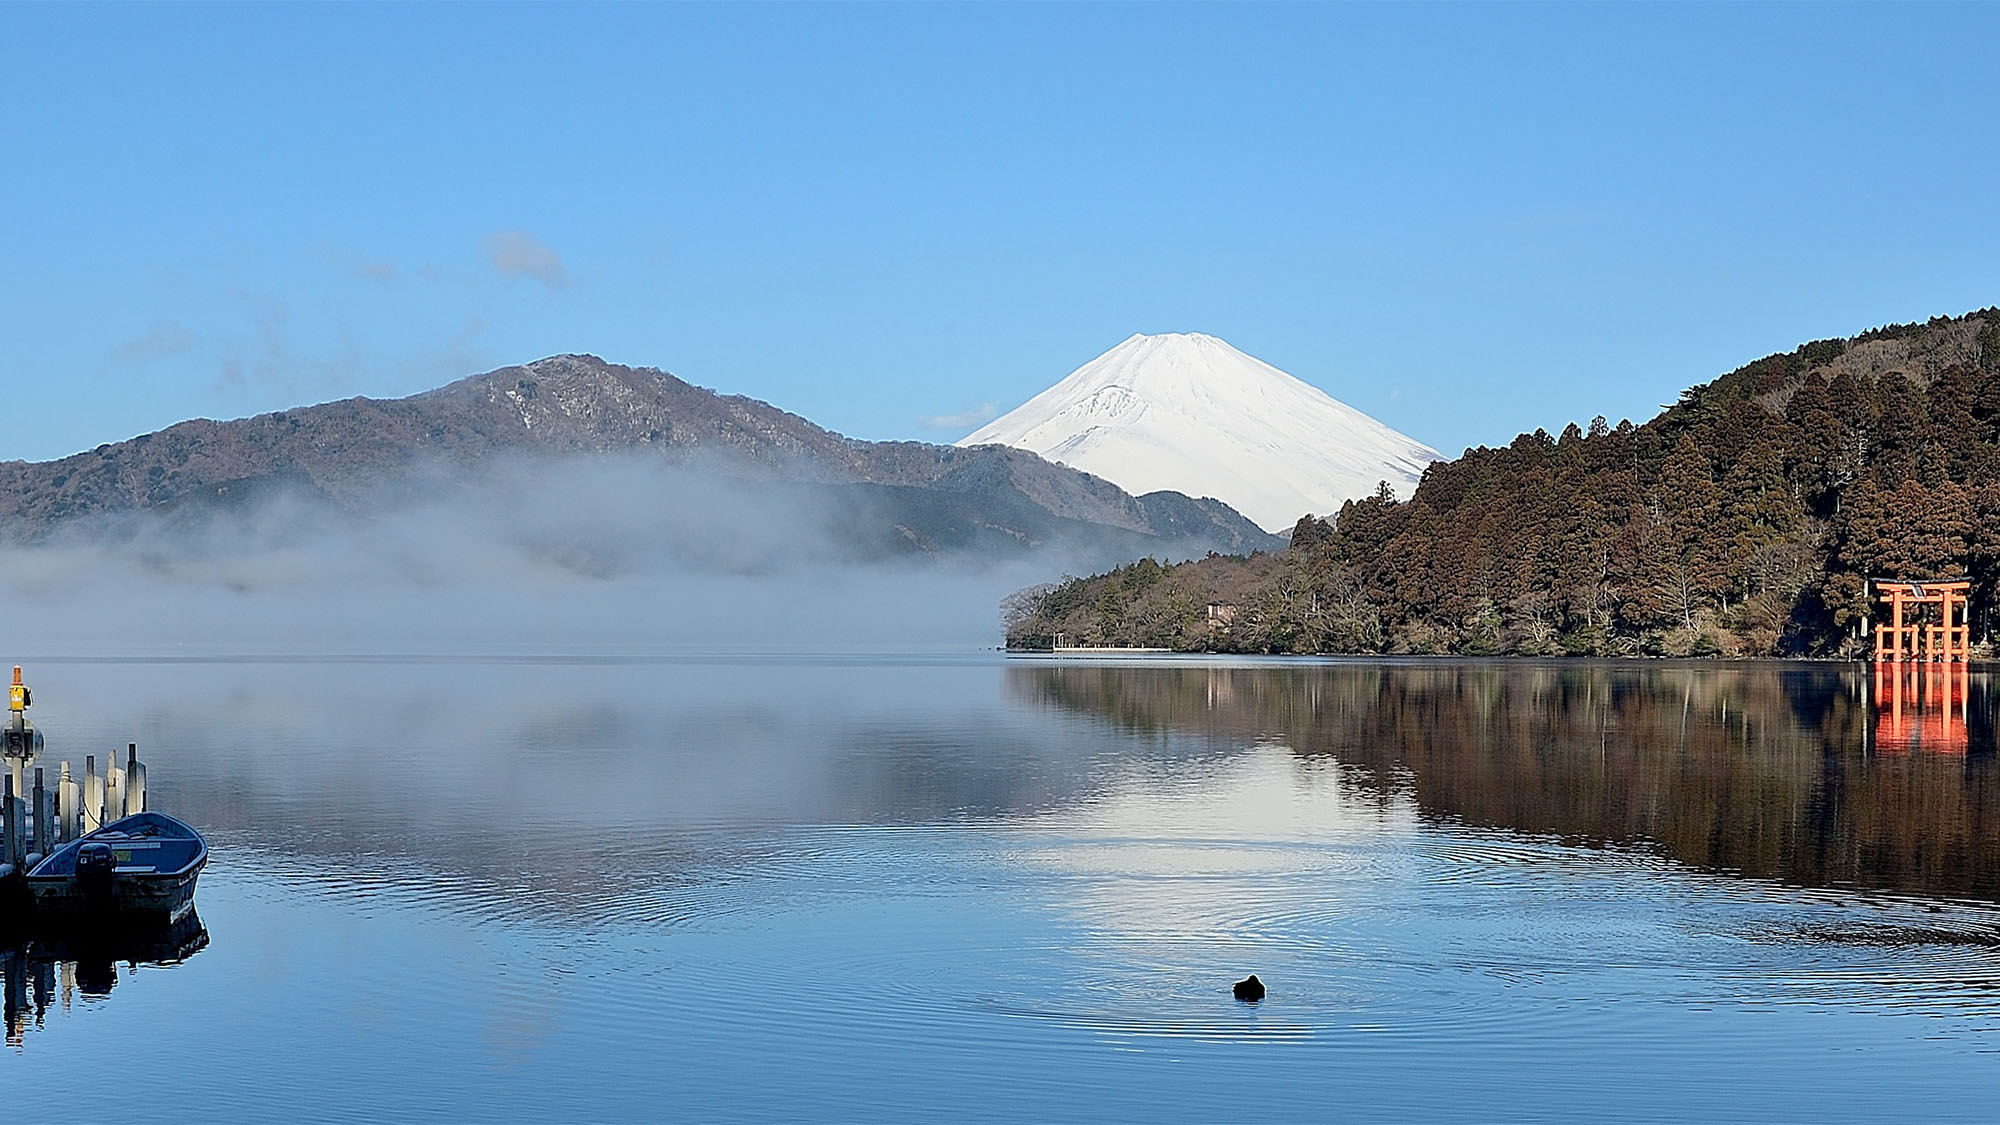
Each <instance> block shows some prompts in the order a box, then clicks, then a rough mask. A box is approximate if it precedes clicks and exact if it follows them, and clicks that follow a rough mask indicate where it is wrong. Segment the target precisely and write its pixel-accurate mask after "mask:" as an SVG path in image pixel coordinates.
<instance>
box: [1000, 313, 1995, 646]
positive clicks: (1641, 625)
mask: <svg viewBox="0 0 2000 1125" xmlns="http://www.w3.org/2000/svg"><path fill="white" fill-rule="evenodd" d="M1961 576H1969V577H1970V578H1971V579H1972V596H1971V619H1970V620H1971V625H1972V636H1973V640H1974V642H1975V644H1979V645H1985V644H1990V640H1991V638H1992V635H1993V627H1994V625H1996V624H2000V621H1997V620H1996V616H2000V615H1996V613H1995V610H1996V609H2000V308H1989V309H1983V310H1979V311H1977V312H1973V313H1968V314H1966V315H1964V316H1959V317H1936V318H1933V319H1931V320H1929V321H1926V322H1923V323H1917V324H1899V325H1889V326H1886V327H1882V328H1876V329H1872V330H1870V331H1867V332H1863V333H1861V334H1859V335H1858V336H1854V337H1851V338H1845V339H1830V340H1818V341H1814V342H1812V343H1808V344H1803V345H1801V346H1799V347H1798V348H1796V349H1794V350H1792V351H1790V352H1785V353H1781V354H1778V355H1772V356H1767V357H1765V358H1763V359H1760V360H1757V361H1755V362H1753V363H1749V364H1746V365H1744V366H1743V367H1740V368H1738V369H1737V370H1735V371H1732V372H1730V373H1728V374H1726V375H1723V376H1721V377H1720V378H1717V379H1715V380H1713V381H1711V382H1709V383H1706V384H1703V385H1701V386H1697V387H1694V388H1692V389H1690V390H1688V391H1686V392H1685V393H1683V394H1682V396H1681V399H1680V401H1679V402H1678V403H1676V404H1675V405H1674V406H1672V407H1669V408H1668V409H1667V410H1665V411H1664V412H1663V413H1661V414H1660V415H1658V416H1657V417H1655V418H1654V419H1652V420H1651V421H1649V422H1647V423H1645V424H1644V425H1639V426H1634V425H1633V424H1631V423H1630V422H1625V423H1621V424H1619V425H1617V426H1611V425H1609V424H1607V423H1606V422H1605V420H1604V419H1603V418H1598V419H1596V420H1595V421H1593V422H1592V423H1591V424H1590V425H1589V427H1588V428H1587V429H1586V428H1584V427H1581V426H1578V425H1576V424H1575V423H1571V424H1570V425H1568V426H1567V427H1565V428H1564V429H1563V430H1562V431H1561V433H1560V435H1559V436H1555V437H1551V436H1550V435H1549V434H1548V433H1547V432H1546V431H1542V430H1537V431H1535V432H1534V433H1532V434H1522V435H1521V436H1520V437H1518V438H1516V439H1515V440H1514V441H1513V442H1511V443H1509V444H1508V445H1506V446H1504V447H1502V448H1498V449H1488V448H1485V447H1480V448H1477V449H1473V450H1469V451H1467V452H1466V454H1465V455H1464V456H1463V457H1460V458H1458V459H1456V460H1453V461H1448V462H1439V463H1437V464H1434V465H1432V466H1431V467H1430V468H1429V470H1427V471H1426V472H1425V473H1424V478H1423V481H1422V483H1421V484H1420V485H1419V486H1418V488H1417V490H1416V493H1415V495H1414V496H1412V497H1411V498H1410V499H1409V500H1407V501H1404V502H1398V501H1396V500H1394V499H1392V498H1377V497H1370V498H1367V499H1363V500H1359V501H1354V502H1351V503H1349V504H1347V505H1346V506H1344V507H1343V508H1342V509H1341V510H1340V513H1339V515H1338V516H1337V517H1336V518H1334V519H1332V520H1322V519H1304V520H1301V521H1299V523H1298V525H1297V526H1296V527H1295V528H1294V529H1293V532H1292V542H1291V545H1290V547H1289V548H1288V549H1286V550H1285V551H1283V552H1281V553H1276V554H1269V555H1262V556H1258V557H1255V558H1250V559H1227V558H1219V559H1209V560H1204V561H1201V562H1196V563H1192V564H1189V565H1185V566H1176V567H1172V568H1170V569H1162V568H1159V567H1157V566H1153V565H1152V564H1150V563H1140V564H1134V565H1132V566H1127V567H1122V568H1119V569H1118V570H1115V571H1112V572H1109V573H1106V574H1101V575H1098V576H1095V577H1092V578H1088V579H1079V580H1076V581H1074V582H1071V583H1067V584H1065V585H1064V586H1062V587H1059V588H1058V589H1056V590H1054V591H1052V592H1050V593H1048V594H1047V595H1046V596H1044V597H1042V598H1040V599H1039V600H1038V601H1036V602H1035V603H1034V604H1033V605H1031V606H1028V607H1026V612H1025V613H1023V614H1022V615H1021V616H1020V617H1019V618H1018V619H1017V620H1016V621H1015V622H1014V623H1013V625H1012V627H1011V628H1010V630H1009V643H1011V644H1016V645H1025V646H1029V647H1034V646H1036V645H1045V644H1047V638H1048V637H1049V636H1050V635H1051V634H1053V633H1055V632H1063V633H1065V634H1067V635H1068V636H1069V637H1070V638H1072V639H1073V641H1074V642H1075V643H1080V644H1114V645H1143V646H1168V647H1175V648H1186V649H1220V650H1225V651H1257V652H1268V651H1280V652H1381V651H1387V652H1415V653H1437V652H1456V653H1467V654H1482V655H1483V654H1489V653H1518V654H1524V655H1543V656H1554V655H1566V654H1567V655H1596V656H1634V655H1660V656H1690V655H1742V656H1767V655H1802V656H1837V657H1855V656H1862V655H1866V654H1867V652H1868V650H1869V646H1870V633H1869V625H1870V623H1871V621H1872V620H1873V619H1874V618H1875V616H1876V615H1877V612H1878V611H1877V610H1876V609H1875V607H1874V605H1873V603H1872V602H1871V599H1870V591H1869V588H1868V580H1869V579H1870V578H1885V577H1893V578H1904V579H1912V580H1918V581H1922V580H1935V579H1945V578H1956V577H1961ZM1210 602H1216V603H1220V605H1219V606H1218V608H1217V610H1216V611H1214V612H1207V611H1206V610H1205V606H1206V605H1207V604H1208V603H1210Z"/></svg>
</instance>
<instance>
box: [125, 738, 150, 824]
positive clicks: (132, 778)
mask: <svg viewBox="0 0 2000 1125" xmlns="http://www.w3.org/2000/svg"><path fill="white" fill-rule="evenodd" d="M125 751H126V755H127V756H126V758H125V815H126V816H131V815H132V814H133V813H142V812H145V811H146V763H144V762H142V761H140V760H139V744H138V743H136V742H134V743H130V744H128V745H127V746H126V747H125Z"/></svg>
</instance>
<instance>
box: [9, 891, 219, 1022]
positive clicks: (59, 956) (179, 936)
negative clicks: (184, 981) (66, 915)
mask: <svg viewBox="0 0 2000 1125" xmlns="http://www.w3.org/2000/svg"><path fill="white" fill-rule="evenodd" d="M207 945H208V930H207V929H206V928H205V927H203V926H202V924H201V917H200V916H199V915H197V914H196V913H195V912H194V911H192V910H189V911H187V912H185V913H184V914H182V915H181V916H180V918H178V919H177V920H175V921H174V922H172V923H170V924H167V925H157V924H156V925H150V926H148V925H137V926H131V925H125V926H111V927H93V928H92V929H90V930H89V931H88V932H84V931H78V932H76V933H73V934H63V935H61V936H54V935H46V934H45V935H40V936H37V937H36V938H35V939H34V940H32V941H27V942H25V943H23V944H18V945H14V946H12V947H8V946H7V945H6V944H5V942H4V941H0V978H4V983H5V1000H6V1003H5V1017H6V1033H7V1034H6V1040H7V1045H8V1046H11V1047H19V1046H20V1045H21V1042H22V1037H23V1034H24V1033H25V1032H26V1031H27V1030H28V1026H29V1017H30V1016H32V1017H33V1021H34V1025H35V1026H36V1027H39V1026H41V1023H42V1020H43V1018H44V1016H45V1015H46V1013H47V1012H48V1009H49V1008H50V1006H51V1005H55V1004H59V1005H60V1006H61V1007H63V1008H67V1007H69V1005H70V998H71V996H72V995H73V994H76V995H82V996H104V995H106V994H108V993H109V992H110V991H111V989H112V988H113V987H114V986H116V985H117V983H118V965H119V963H120V962H123V963H125V964H128V965H171V964H176V963H179V962H181V961H185V960H187V959H188V958H190V957H192V956H194V955H195V954H197V953H199V952H201V951H202V950H203V949H204V948H206V947H207Z"/></svg>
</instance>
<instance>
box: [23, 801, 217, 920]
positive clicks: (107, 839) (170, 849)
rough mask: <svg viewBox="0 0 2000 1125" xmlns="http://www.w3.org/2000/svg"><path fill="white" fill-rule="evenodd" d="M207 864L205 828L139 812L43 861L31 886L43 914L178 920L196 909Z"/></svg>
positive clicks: (37, 908)
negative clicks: (197, 887)
mask: <svg viewBox="0 0 2000 1125" xmlns="http://www.w3.org/2000/svg"><path fill="white" fill-rule="evenodd" d="M207 863H208V842H207V841H205V840H203V839H202V838H201V833H199V832H196V831H195V830H194V829H193V828H190V827H189V826H188V825H186V824H184V823H182V822H181V821H179V820H176V819H174V818H173V817H171V816H168V815H166V814H165V813H157V812H141V813H134V814H133V815H131V816H128V817H124V818H122V819H119V820H114V821H112V822H111V823H109V824H107V825H105V826H104V827H102V828H100V829H98V830H97V831H95V832H91V833H87V834H86V835H83V836H80V837H78V838H77V839H75V840H71V841H70V842H69V843H67V844H64V845H63V846H62V847H61V848H58V849H57V850H56V851H54V852H53V853H51V854H50V855H49V857H48V858H47V859H44V860H43V861H42V862H40V863H38V864H36V865H35V866H34V868H33V869H32V870H30V871H29V872H28V876H27V883H28V892H29V893H30V894H31V895H33V896H34V904H35V912H36V914H37V915H38V916H39V917H42V918H61V917H64V916H78V915H95V916H107V917H117V918H121V919H127V920H134V921H139V920H148V921H150V920H163V921H174V920H177V919H179V918H180V917H182V916H183V915H185V914H187V913H188V912H190V911H192V910H193V909H194V886H195V880H196V879H198V878H200V876H201V869H202V868H203V867H204V866H205V865H206V864H207Z"/></svg>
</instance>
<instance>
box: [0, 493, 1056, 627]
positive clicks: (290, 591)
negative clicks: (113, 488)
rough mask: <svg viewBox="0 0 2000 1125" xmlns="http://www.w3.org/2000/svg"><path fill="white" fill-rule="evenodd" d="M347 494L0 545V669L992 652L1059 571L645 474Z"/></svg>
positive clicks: (863, 505) (863, 504)
mask: <svg viewBox="0 0 2000 1125" xmlns="http://www.w3.org/2000/svg"><path fill="white" fill-rule="evenodd" d="M348 491H350V492H351V491H353V490H348ZM363 491H364V493H365V495H363V496H362V498H361V501H360V502H356V503H350V504H346V505H336V504H334V503H332V502H330V501H328V500H326V499H324V498H323V497H322V496H318V495H309V494H308V492H309V490H302V489H299V488H294V489H283V488H274V489H271V490H269V491H268V492H266V493H265V494H263V495H260V496H258V497H256V498H255V499H254V500H249V501H242V500H237V501H231V502H229V503H227V504H222V503H215V504H207V505H201V504H196V505H183V506H180V507H177V508H172V509H168V510H158V511H149V512H146V513H142V514H138V515H129V516H123V517H116V518H103V519H97V520H93V521H90V522H88V523H87V524H77V525H75V526H73V527H71V528H69V529H68V530H66V531H64V532H62V533H61V534H59V536H58V537H57V538H55V539H53V540H51V541H49V542H46V543H42V544H38V545H34V546H28V547H22V546H14V547H6V548H0V615H4V620H5V622H6V630H7V640H8V645H9V648H10V649H11V650H12V651H14V652H15V653H17V654H50V653H66V652H74V653H85V652H88V653H106V652H129V651H143V652H158V651H184V650H186V649H187V648H190V647H198V646H213V647H217V648H222V649H229V650H241V651H267V650H277V651H286V652H323V651H328V650H361V651H371V652H382V651H412V650H414V651H436V650H440V649H446V650H450V649H463V648H466V647H475V648H476V647H480V646H497V647H501V648H507V647H518V646H524V645H525V646H550V645H579V646H600V645H614V646H615V645H694V646H734V647H744V646H748V647H761V648H772V647H797V646H807V647H822V648H823V647H828V646H834V647H842V648H848V647H856V646H861V647H870V646H873V647H882V646H889V647H905V648H907V647H911V646H921V647H931V646H938V645H946V646H953V647H968V646H972V647H976V646H990V645H992V644H994V643H996V642H997V640H998V638H999V632H1000V631H999V623H998V618H997V612H998V611H997V608H996V607H997V605H998V602H999V601H1000V599H1001V598H1002V597H1003V596H1004V595H1005V594H1006V593H1007V592H1008V591H1010V590H1013V589H1018V588H1019V587H1021V586H1023V585H1028V584H1031V583H1033V582H1036V581H1041V580H1045V579H1047V578H1048V577H1050V576H1051V575H1052V574H1054V573H1057V572H1059V571H1060V569H1061V568H1062V566H1063V564H1064V561H1065V560H1063V559H1062V558H1059V557H1047V556H1042V557H1033V558H1031V557H1025V556H1023V557H1017V558H1015V559H1013V560H1011V561H1007V562H1001V563H992V562H982V561H980V560H978V559H975V558H971V557H967V556H959V557H945V558H938V557H929V556H923V555H920V554H918V555H913V554H909V553H907V551H906V549H907V546H908V545H907V543H903V544H901V548H899V546H898V541H897V536H896V531H895V528H894V527H893V519H894V514H893V513H892V512H888V511H886V510H883V509H881V508H879V506H878V503H877V501H876V500H875V499H871V494H867V493H863V492H857V491H854V490H852V489H841V488H836V487H831V486H819V485H810V484H796V483H784V482H774V481H756V480H749V479H744V478H743V477H740V476H733V475H729V474H726V473H720V472H710V471H706V470H705V469H703V468H700V467H689V466H678V467H676V466H669V465H666V464H663V463H661V462H660V461H658V460H657V459H639V458H632V457H618V456H607V457H593V458H587V459H581V458H580V459H573V460H568V461H535V462H526V461H524V462H514V463H504V464H498V465H488V466H485V467H482V468H481V469H480V470H479V471H478V473H477V475H476V477H475V476H474V475H472V474H470V473H469V472H461V471H453V472H444V471H442V470H438V471H423V472H413V474H412V475H411V476H409V477H407V478H405V479H403V480H401V481H399V482H398V483H397V484H396V485H395V486H393V488H391V487H383V486H377V487H371V488H369V489H366V490H363ZM349 499H350V500H353V499H354V497H352V496H350V497H349ZM357 512H367V513H371V514H367V515H362V514H356V513H357ZM899 549H905V551H906V553H904V554H901V555H900V556H899V555H898V553H897V552H898V550H899Z"/></svg>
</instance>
